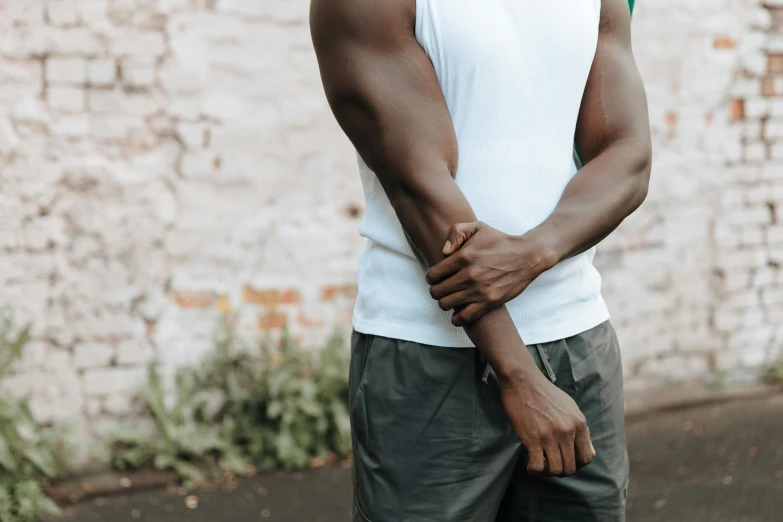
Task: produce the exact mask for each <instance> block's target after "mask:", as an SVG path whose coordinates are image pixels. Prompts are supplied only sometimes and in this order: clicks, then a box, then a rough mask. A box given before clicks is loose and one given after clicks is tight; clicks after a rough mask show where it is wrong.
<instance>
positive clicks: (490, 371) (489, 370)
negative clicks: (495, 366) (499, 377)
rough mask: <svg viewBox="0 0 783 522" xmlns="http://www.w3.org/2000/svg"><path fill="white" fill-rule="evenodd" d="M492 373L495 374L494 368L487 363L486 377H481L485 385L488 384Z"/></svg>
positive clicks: (485, 368)
mask: <svg viewBox="0 0 783 522" xmlns="http://www.w3.org/2000/svg"><path fill="white" fill-rule="evenodd" d="M491 373H493V372H492V366H490V365H489V363H487V364H486V366H484V375H482V376H481V382H483V383H484V384H488V383H489V374H491Z"/></svg>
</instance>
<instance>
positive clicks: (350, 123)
mask: <svg viewBox="0 0 783 522" xmlns="http://www.w3.org/2000/svg"><path fill="white" fill-rule="evenodd" d="M414 20H415V1H414V0H337V1H333V0H312V4H311V31H312V37H313V43H314V46H315V49H316V54H317V57H318V62H319V67H320V70H321V77H322V80H323V84H324V90H325V92H326V96H327V99H328V101H329V104H330V106H331V108H332V111H333V112H334V114H335V117H336V118H337V121H338V123H339V124H340V126H341V127H342V128H343V130H344V131H345V133H346V134H347V136H348V137H349V139H351V141H352V142H353V144H354V146H355V147H356V149H357V151H358V152H359V154H360V155H361V156H362V158H363V160H364V161H365V162H366V163H367V165H368V166H369V167H370V168H371V169H372V171H373V172H374V173H375V174H376V176H377V177H378V180H379V181H380V183H381V185H382V186H383V189H384V191H385V192H386V194H387V196H388V198H389V201H390V202H391V204H392V207H393V208H394V210H395V212H396V214H397V217H398V218H399V220H400V223H401V224H402V227H403V229H404V230H405V232H406V234H407V236H408V239H409V242H410V243H411V245H412V247H413V248H414V251H415V252H416V255H417V256H418V257H419V259H420V260H421V261H422V263H424V264H425V265H426V266H428V267H430V269H429V270H428V272H427V278H428V280H429V281H430V282H432V283H434V285H433V286H432V288H431V293H432V295H433V297H434V298H436V299H438V300H439V302H440V305H441V307H442V308H444V309H457V311H458V313H456V314H455V315H454V318H453V322H454V323H455V324H457V325H459V326H462V327H463V328H464V330H465V332H466V333H467V334H468V336H469V337H470V338H471V340H472V341H473V343H474V344H475V345H476V347H477V348H478V349H479V350H481V352H482V354H483V355H484V357H485V358H486V359H487V360H488V361H489V362H490V364H491V365H492V366H493V368H494V369H495V372H496V373H497V375H498V381H499V384H500V387H501V397H502V400H503V405H504V408H505V410H506V413H507V415H508V417H509V421H510V422H511V424H512V426H513V427H514V429H515V430H516V432H517V433H518V434H519V436H520V438H521V440H522V442H523V443H524V444H525V446H526V448H527V450H528V455H529V470H530V471H531V472H532V473H541V474H546V475H569V474H572V473H574V472H575V470H576V468H577V467H579V466H582V465H585V464H587V463H588V462H589V461H590V460H591V459H592V457H593V456H594V450H593V448H592V445H591V443H590V437H589V430H588V427H587V425H586V422H585V419H584V416H583V415H582V414H581V412H580V411H579V409H578V408H577V406H576V404H575V403H574V401H573V400H572V399H571V398H570V397H568V395H566V394H565V393H564V392H562V391H561V390H559V389H558V388H556V387H555V386H553V385H552V384H551V383H549V381H547V380H546V379H545V378H544V377H543V376H542V375H541V373H540V372H539V371H538V368H537V367H536V365H535V363H534V362H533V360H532V358H531V356H530V354H529V352H528V350H527V349H525V346H524V343H523V342H522V339H521V338H520V337H519V334H518V332H517V330H516V327H515V326H514V324H513V322H512V321H511V317H510V316H509V314H508V312H507V310H506V308H505V306H504V303H506V302H508V301H509V300H510V299H513V298H514V297H516V295H519V293H520V292H522V291H523V290H524V288H525V287H526V286H527V284H529V283H530V282H531V281H532V280H534V279H535V277H537V276H538V275H539V274H541V273H542V272H543V271H545V270H547V269H548V268H551V267H552V266H554V265H555V264H556V263H557V262H559V261H560V260H562V259H565V258H568V257H570V256H573V255H576V254H578V253H580V252H582V251H584V250H586V249H588V248H590V247H592V246H593V245H595V244H596V243H598V242H599V241H600V240H601V239H603V238H604V237H605V236H606V235H608V234H609V233H610V232H611V231H612V230H614V228H616V227H617V226H618V225H619V223H620V222H621V221H622V220H623V219H624V218H625V217H627V216H628V215H629V214H630V213H631V212H633V210H635V209H636V207H638V205H639V204H641V202H642V200H643V198H644V195H645V194H646V187H647V182H648V178H649V170H650V138H649V129H648V122H647V111H646V101H645V95H644V89H643V87H642V84H641V81H640V79H639V76H638V73H637V71H636V67H635V64H634V61H633V57H632V53H631V46H630V20H629V13H628V5H627V0H603V7H602V12H601V25H600V35H599V42H598V50H597V53H596V56H595V60H594V63H593V67H592V70H591V73H590V76H589V79H588V82H587V86H586V89H585V94H584V99H583V102H582V107H581V109H580V114H579V122H578V125H577V137H576V141H577V145H578V147H579V150H580V152H581V154H582V157H583V159H584V161H585V167H584V168H583V169H582V170H580V171H579V173H577V174H576V175H575V176H574V178H573V179H572V181H571V182H570V183H569V184H568V186H567V187H566V190H565V192H564V194H563V196H562V199H561V201H560V202H559V204H558V205H557V208H556V209H555V210H554V212H553V213H552V214H551V215H550V216H549V217H548V218H547V219H546V220H545V221H544V222H543V223H542V224H541V225H539V226H538V227H536V228H535V229H533V230H531V231H529V232H528V233H526V234H524V235H522V236H508V235H506V234H503V233H501V232H499V231H497V230H495V229H492V228H491V227H489V226H488V225H485V224H483V223H478V222H476V215H475V214H474V212H473V210H472V209H471V207H470V204H469V203H468V201H467V199H466V198H465V196H464V195H463V194H462V192H461V191H460V189H459V187H458V186H457V184H456V183H455V182H454V179H453V178H454V175H455V173H456V169H457V162H458V154H457V140H456V136H455V134H454V128H453V125H452V122H451V118H450V116H449V112H448V108H447V107H446V103H445V101H444V99H443V94H442V92H441V89H440V85H439V83H438V80H437V78H436V75H435V72H434V70H433V67H432V64H431V63H430V61H429V59H428V57H427V56H426V54H425V52H424V51H423V49H422V48H421V47H420V46H419V44H418V42H417V41H416V39H415V37H414ZM490 258H492V259H495V260H497V259H503V260H504V262H503V263H502V264H498V263H493V264H492V268H491V269H489V270H487V267H489V266H490V264H489V263H487V262H486V261H487V260H488V259H490Z"/></svg>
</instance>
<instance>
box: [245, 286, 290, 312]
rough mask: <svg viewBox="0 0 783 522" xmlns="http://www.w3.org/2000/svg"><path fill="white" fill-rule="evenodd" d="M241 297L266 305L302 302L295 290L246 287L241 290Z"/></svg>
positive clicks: (250, 301)
mask: <svg viewBox="0 0 783 522" xmlns="http://www.w3.org/2000/svg"><path fill="white" fill-rule="evenodd" d="M242 299H243V300H244V301H246V302H248V303H250V304H254V305H258V306H268V307H274V306H277V305H279V304H298V303H301V302H302V296H301V295H300V294H299V292H298V291H296V290H254V289H252V288H248V287H245V289H244V290H243V291H242Z"/></svg>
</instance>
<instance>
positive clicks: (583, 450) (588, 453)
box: [574, 428, 595, 468]
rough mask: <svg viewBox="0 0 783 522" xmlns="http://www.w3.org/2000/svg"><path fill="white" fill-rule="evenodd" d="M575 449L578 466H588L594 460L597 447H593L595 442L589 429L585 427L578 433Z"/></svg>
mask: <svg viewBox="0 0 783 522" xmlns="http://www.w3.org/2000/svg"><path fill="white" fill-rule="evenodd" d="M574 449H575V450H576V466H577V467H578V468H581V467H583V466H587V465H588V464H589V463H590V461H591V460H593V457H595V448H593V443H592V441H591V440H590V430H589V429H587V428H585V429H584V430H580V431H579V432H578V433H577V434H576V441H575V442H574Z"/></svg>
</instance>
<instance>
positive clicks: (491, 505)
mask: <svg viewBox="0 0 783 522" xmlns="http://www.w3.org/2000/svg"><path fill="white" fill-rule="evenodd" d="M528 350H530V353H531V354H532V355H533V358H534V360H535V361H536V363H537V364H538V365H539V368H540V369H541V371H542V372H544V373H545V374H546V375H547V376H548V377H549V378H550V379H551V380H554V381H555V384H556V385H557V386H558V387H559V388H560V389H562V390H563V391H565V392H566V393H568V394H569V395H570V396H571V397H573V399H574V400H575V401H576V403H577V404H578V405H579V408H580V409H581V410H582V413H584V415H585V417H586V418H587V422H588V426H589V427H590V434H591V437H592V441H593V445H594V446H595V449H596V453H597V454H596V457H595V458H594V459H593V461H592V462H591V463H590V464H589V465H588V466H586V467H584V468H582V469H580V470H578V471H577V473H576V474H575V475H573V476H571V477H566V478H539V477H532V476H530V475H529V474H528V473H527V469H526V468H527V455H526V452H525V449H524V447H523V446H522V444H521V443H520V441H519V437H518V436H517V435H516V433H514V431H513V430H512V429H511V426H510V425H509V422H508V419H507V418H506V414H505V412H504V411H503V408H502V406H501V402H500V393H499V389H498V385H497V382H496V381H495V380H494V379H493V378H492V374H491V373H490V375H489V376H488V375H487V372H486V371H485V370H486V365H485V364H484V363H483V362H482V360H481V358H480V355H479V353H478V350H475V349H465V348H442V347H436V346H427V345H422V344H419V343H414V342H409V341H399V340H396V339H389V338H386V337H379V336H375V335H367V334H361V333H357V332H354V334H353V338H352V356H351V397H350V401H351V423H352V426H353V455H354V459H353V462H354V515H353V520H354V522H367V521H370V522H440V521H442V522H463V521H464V522H493V521H496V522H566V521H578V522H592V521H595V522H615V521H620V522H622V521H624V520H625V499H626V490H627V486H628V457H627V452H626V448H625V427H624V419H623V384H622V366H621V363H620V350H619V346H618V343H617V338H616V336H615V333H614V329H613V328H612V326H611V325H610V324H609V323H608V322H606V323H604V324H601V325H599V326H597V327H595V328H593V329H592V330H589V331H587V332H584V333H582V334H579V335H576V336H574V337H569V338H568V339H563V340H560V341H555V342H551V343H543V344H540V345H532V346H528ZM486 377H489V378H486ZM484 381H486V382H484Z"/></svg>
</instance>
